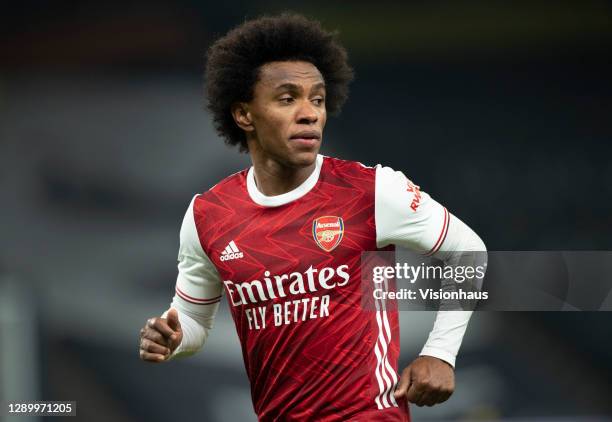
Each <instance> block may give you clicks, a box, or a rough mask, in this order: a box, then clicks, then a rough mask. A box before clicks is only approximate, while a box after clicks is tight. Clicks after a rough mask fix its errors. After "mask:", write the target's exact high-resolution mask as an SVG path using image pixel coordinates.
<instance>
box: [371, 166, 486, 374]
mask: <svg viewBox="0 0 612 422" xmlns="http://www.w3.org/2000/svg"><path fill="white" fill-rule="evenodd" d="M375 197H376V204H375V219H376V242H377V245H378V247H384V246H387V245H389V244H393V245H396V246H400V247H404V248H407V249H409V250H412V251H415V252H418V253H423V254H432V255H433V256H434V257H435V258H437V259H440V260H442V261H443V262H444V264H445V265H460V264H461V265H474V263H475V262H474V260H475V254H470V253H469V252H470V251H479V252H484V251H486V247H485V245H484V243H483V241H482V240H481V239H480V237H478V235H477V234H476V233H474V231H472V230H471V229H470V228H469V227H468V226H467V225H466V224H465V223H463V222H462V221H461V220H459V219H458V218H457V217H455V216H454V215H452V214H450V213H448V211H447V210H446V209H445V208H444V207H442V205H440V204H439V203H438V202H436V201H435V200H434V199H432V198H431V197H430V196H429V195H428V194H427V193H425V192H422V191H420V189H419V188H418V186H416V185H414V184H413V183H412V182H411V181H409V180H408V178H406V176H404V174H403V173H402V172H399V171H394V170H393V169H391V168H389V167H381V166H378V167H377V168H376V193H375ZM481 257H482V256H481ZM471 315H472V312H471V311H443V310H440V311H438V312H437V315H436V321H435V323H434V327H433V329H432V331H431V332H430V334H429V338H428V339H427V342H426V343H425V346H424V347H423V349H422V350H421V353H420V354H421V355H426V356H433V357H436V358H438V359H442V360H444V361H445V362H447V363H449V364H450V365H451V366H453V367H454V366H455V360H456V356H457V353H458V352H459V347H460V346H461V341H462V340H463V335H464V334H465V330H466V328H467V324H468V321H469V319H470V317H471Z"/></svg>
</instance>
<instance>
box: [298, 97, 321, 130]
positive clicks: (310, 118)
mask: <svg viewBox="0 0 612 422" xmlns="http://www.w3.org/2000/svg"><path fill="white" fill-rule="evenodd" d="M296 119H297V122H298V123H302V124H313V123H316V121H317V120H318V119H319V113H318V111H317V109H316V108H315V106H314V105H313V104H312V103H311V102H310V101H309V100H305V101H302V102H301V103H300V107H299V108H298V110H297V115H296Z"/></svg>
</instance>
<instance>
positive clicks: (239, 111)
mask: <svg viewBox="0 0 612 422" xmlns="http://www.w3.org/2000/svg"><path fill="white" fill-rule="evenodd" d="M231 112H232V117H233V118H234V121H235V122H236V124H237V125H238V127H240V129H242V130H244V131H245V132H252V131H253V130H255V127H254V126H253V119H252V117H251V113H250V111H249V105H248V104H247V103H234V104H232V107H231Z"/></svg>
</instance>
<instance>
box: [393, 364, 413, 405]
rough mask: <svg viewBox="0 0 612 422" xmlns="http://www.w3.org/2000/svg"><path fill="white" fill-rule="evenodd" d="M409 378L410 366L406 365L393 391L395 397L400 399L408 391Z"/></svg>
mask: <svg viewBox="0 0 612 422" xmlns="http://www.w3.org/2000/svg"><path fill="white" fill-rule="evenodd" d="M410 378H411V371H410V366H408V367H406V369H404V371H403V372H402V376H401V377H400V381H399V384H398V385H397V387H396V388H395V392H394V393H393V395H394V397H395V398H396V399H400V398H402V397H404V396H406V394H407V393H408V389H409V388H410V381H411V380H410Z"/></svg>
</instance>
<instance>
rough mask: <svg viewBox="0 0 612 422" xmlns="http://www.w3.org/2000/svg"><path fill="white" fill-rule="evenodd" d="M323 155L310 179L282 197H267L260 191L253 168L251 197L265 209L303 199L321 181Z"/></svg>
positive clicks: (319, 157) (248, 183) (251, 173)
mask: <svg viewBox="0 0 612 422" xmlns="http://www.w3.org/2000/svg"><path fill="white" fill-rule="evenodd" d="M323 158H324V157H323V155H321V154H319V155H317V160H316V164H315V169H314V171H313V172H312V173H311V174H310V176H308V178H307V179H306V180H305V181H304V182H302V184H301V185H300V186H298V187H297V188H295V189H293V190H292V191H289V192H286V193H283V194H282V195H275V196H266V195H264V194H263V193H261V192H260V191H259V189H258V188H257V184H256V183H255V174H254V171H253V167H251V168H250V169H249V171H248V173H247V190H248V192H249V196H250V197H251V199H252V200H253V202H255V203H256V204H258V205H261V206H264V207H278V206H280V205H285V204H288V203H289V202H291V201H295V200H296V199H299V198H301V197H302V196H304V195H306V194H307V193H308V192H310V190H311V189H312V188H314V187H315V185H316V184H317V182H318V180H319V174H320V173H321V167H322V166H323Z"/></svg>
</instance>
